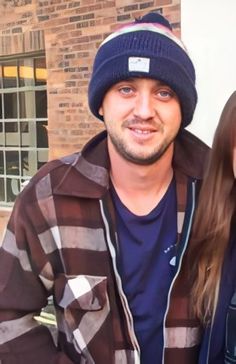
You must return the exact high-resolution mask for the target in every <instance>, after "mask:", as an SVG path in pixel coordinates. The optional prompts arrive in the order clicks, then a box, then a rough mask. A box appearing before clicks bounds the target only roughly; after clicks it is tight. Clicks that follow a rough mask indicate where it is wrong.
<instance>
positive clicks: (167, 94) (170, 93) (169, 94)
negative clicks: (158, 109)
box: [158, 90, 174, 99]
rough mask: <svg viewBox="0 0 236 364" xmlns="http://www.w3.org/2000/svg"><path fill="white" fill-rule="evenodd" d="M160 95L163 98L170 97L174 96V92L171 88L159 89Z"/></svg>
mask: <svg viewBox="0 0 236 364" xmlns="http://www.w3.org/2000/svg"><path fill="white" fill-rule="evenodd" d="M158 95H159V96H160V97H161V98H162V99H170V98H172V97H173V96H174V93H173V91H171V90H160V91H158Z"/></svg>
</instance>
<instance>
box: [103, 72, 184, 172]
mask: <svg viewBox="0 0 236 364" xmlns="http://www.w3.org/2000/svg"><path fill="white" fill-rule="evenodd" d="M99 113H100V114H101V115H102V116H103V118H104V122H105V126H106V129H107V133H108V145H109V143H111V144H112V145H113V147H114V149H115V150H116V152H117V153H119V154H120V156H122V157H123V158H124V159H126V160H128V161H131V162H133V163H135V164H142V165H148V164H152V163H154V162H155V161H157V160H158V159H159V158H160V157H161V156H162V155H163V153H165V151H166V150H167V148H168V147H169V146H170V145H171V144H172V142H173V140H174V139H175V137H176V135H177V133H178V131H179V128H180V124H181V109H180V104H179V100H178V97H177V96H176V94H175V93H174V92H173V91H172V90H171V89H170V87H169V86H166V85H164V84H163V83H161V82H159V81H156V80H153V79H148V78H133V79H129V80H126V81H121V82H119V83H117V84H115V85H114V86H112V87H111V88H110V89H109V90H108V92H107V93H106V95H105V97H104V99H103V103H102V105H101V107H100V109H99Z"/></svg>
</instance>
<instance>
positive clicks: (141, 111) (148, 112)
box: [134, 93, 155, 120]
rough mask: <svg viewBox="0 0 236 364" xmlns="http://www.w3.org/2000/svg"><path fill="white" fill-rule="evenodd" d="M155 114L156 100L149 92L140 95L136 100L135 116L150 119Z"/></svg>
mask: <svg viewBox="0 0 236 364" xmlns="http://www.w3.org/2000/svg"><path fill="white" fill-rule="evenodd" d="M154 115H155V105H154V100H152V97H151V96H150V95H149V94H148V93H143V94H140V95H138V97H137V98H136V100H135V107H134V116H136V117H138V118H140V119H143V120H148V119H151V118H153V117H154Z"/></svg>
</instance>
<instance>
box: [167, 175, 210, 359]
mask: <svg viewBox="0 0 236 364" xmlns="http://www.w3.org/2000/svg"><path fill="white" fill-rule="evenodd" d="M195 198H196V181H193V182H192V209H191V213H190V218H189V224H188V230H187V234H186V237H185V242H184V247H183V249H182V252H181V256H180V258H179V265H178V270H177V272H176V274H175V276H174V278H173V280H172V283H171V285H170V289H169V292H168V297H167V306H166V312H165V315H164V320H163V339H164V345H163V351H162V364H164V362H165V347H166V339H165V328H166V318H167V313H168V311H169V307H170V295H171V292H172V288H173V286H174V284H175V281H176V279H177V277H178V275H179V272H180V268H181V264H182V260H183V256H184V253H185V250H186V247H187V243H188V240H189V235H190V231H191V227H192V220H193V214H194V211H195ZM206 364H207V363H206Z"/></svg>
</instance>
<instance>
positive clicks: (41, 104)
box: [35, 90, 47, 118]
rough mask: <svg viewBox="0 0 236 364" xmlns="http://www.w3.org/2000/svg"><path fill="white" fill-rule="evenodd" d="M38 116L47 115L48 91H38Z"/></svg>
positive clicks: (43, 116) (44, 116)
mask: <svg viewBox="0 0 236 364" xmlns="http://www.w3.org/2000/svg"><path fill="white" fill-rule="evenodd" d="M35 98H36V118H46V117H47V92H46V90H45V91H36V95H35Z"/></svg>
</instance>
